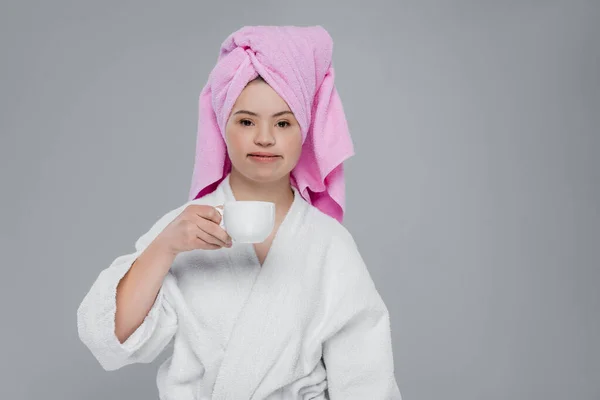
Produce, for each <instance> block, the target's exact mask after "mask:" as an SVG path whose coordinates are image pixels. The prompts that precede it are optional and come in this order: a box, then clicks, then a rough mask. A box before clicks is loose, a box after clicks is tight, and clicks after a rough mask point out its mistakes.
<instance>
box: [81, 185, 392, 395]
mask: <svg viewBox="0 0 600 400" xmlns="http://www.w3.org/2000/svg"><path fill="white" fill-rule="evenodd" d="M294 195H295V196H294V201H293V204H292V206H291V208H290V210H289V212H288V214H287V215H286V217H285V219H284V220H283V222H282V223H281V225H280V227H279V229H278V231H277V233H276V235H275V238H274V240H273V242H272V245H271V249H270V251H269V253H268V255H267V258H266V260H265V262H264V264H263V266H262V267H261V265H260V263H259V261H258V258H257V256H256V253H255V251H254V247H253V245H252V244H242V243H234V244H233V247H231V248H222V249H219V250H194V251H188V252H184V253H180V254H179V255H177V257H176V258H175V261H174V262H173V264H172V266H171V270H170V272H169V273H168V274H167V276H166V277H165V280H164V282H163V285H162V287H161V289H160V291H159V295H158V297H157V299H156V302H155V303H154V305H153V307H152V309H151V310H150V312H149V313H148V316H147V317H146V318H145V320H144V322H143V323H142V324H141V325H140V326H139V328H138V329H137V330H136V331H135V332H134V333H133V334H132V335H131V336H130V337H129V338H128V339H127V340H126V341H125V342H124V343H123V344H121V343H120V342H119V340H118V339H117V337H116V336H115V333H114V328H115V322H114V321H115V310H116V302H115V297H116V296H115V294H116V287H117V284H118V283H119V281H120V279H121V278H122V277H123V276H124V275H125V273H126V272H127V271H128V269H129V268H130V267H131V264H132V263H133V261H134V260H135V259H136V258H137V257H138V256H139V255H140V253H141V252H142V251H143V250H144V249H145V248H146V247H147V246H148V245H149V244H150V242H152V240H153V239H154V238H155V237H156V236H157V235H158V234H159V233H160V232H161V231H162V230H163V229H164V228H165V227H166V225H167V224H168V223H169V222H171V221H172V220H173V219H174V218H175V217H177V216H178V215H179V214H180V213H181V212H182V211H183V209H184V208H185V207H186V206H187V205H189V204H209V205H212V206H216V205H219V204H223V203H225V202H226V201H229V200H235V198H234V196H233V192H232V191H231V187H230V185H229V177H227V178H226V179H225V180H224V181H222V182H221V184H220V185H219V186H218V188H217V189H216V191H215V192H213V193H211V194H209V195H207V196H205V197H203V198H201V199H196V200H192V201H189V202H187V203H185V204H184V205H182V206H180V207H178V208H176V209H174V210H172V211H170V212H168V213H167V214H166V215H164V216H163V217H162V218H160V219H159V220H158V221H157V222H156V223H155V224H154V225H153V226H152V227H151V229H150V230H149V231H148V232H147V233H145V234H144V235H142V236H141V237H140V238H139V239H138V240H137V241H136V243H135V252H132V253H130V254H126V255H122V256H120V257H118V258H116V259H115V260H114V261H113V262H112V264H111V265H110V266H109V267H108V268H106V269H105V270H103V271H101V272H100V274H99V276H98V278H97V280H96V281H95V282H94V284H93V285H92V287H91V289H90V291H89V293H88V294H87V295H86V296H85V298H84V299H83V301H82V303H81V305H80V306H79V309H78V312H77V325H78V332H79V337H80V338H81V341H82V342H83V343H84V344H85V345H86V346H87V347H88V348H89V349H90V351H91V352H92V354H93V355H94V357H95V358H96V359H97V360H98V361H99V362H100V364H101V365H102V367H103V368H104V369H105V370H109V371H110V370H116V369H119V368H121V367H123V366H125V365H129V364H133V363H149V362H151V361H153V360H154V359H155V358H156V357H157V356H158V354H160V353H161V352H162V350H164V349H165V348H166V347H167V345H169V344H170V343H172V344H173V353H172V356H171V357H170V358H168V359H167V360H166V361H165V362H164V363H163V364H162V365H161V366H160V367H159V370H158V375H157V385H158V392H159V397H160V399H161V400H192V399H195V400H204V399H217V400H225V399H228V400H243V399H256V400H258V399H261V400H262V399H268V400H276V399H277V400H279V399H282V400H283V399H332V400H351V399H357V400H358V399H360V400H392V399H394V400H401V396H400V391H399V389H398V385H397V383H396V380H395V378H394V364H393V356H392V343H391V335H390V321H389V314H388V310H387V308H386V305H385V304H384V302H383V300H382V298H381V297H380V295H379V293H378V291H377V289H376V287H375V285H374V282H373V281H372V279H371V277H370V275H369V272H368V270H367V268H366V266H365V264H364V262H363V260H362V258H361V256H360V254H359V251H358V249H357V246H356V244H355V242H354V240H353V238H352V236H351V234H350V233H349V232H348V231H347V230H346V229H345V228H344V227H343V225H341V224H340V223H338V221H336V220H335V219H333V218H331V217H329V216H328V215H326V214H324V213H322V212H321V211H319V210H318V209H317V208H315V207H312V206H311V205H310V204H308V203H307V202H306V201H305V200H304V199H303V198H302V197H301V196H300V194H299V193H298V191H297V190H296V189H295V188H294Z"/></svg>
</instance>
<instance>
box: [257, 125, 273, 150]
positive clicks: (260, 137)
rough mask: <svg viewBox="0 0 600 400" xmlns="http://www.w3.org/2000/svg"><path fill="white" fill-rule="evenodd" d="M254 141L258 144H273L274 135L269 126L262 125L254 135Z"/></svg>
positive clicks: (265, 145)
mask: <svg viewBox="0 0 600 400" xmlns="http://www.w3.org/2000/svg"><path fill="white" fill-rule="evenodd" d="M254 143H255V144H256V145H258V146H264V147H267V146H273V145H274V144H275V136H273V132H271V128H270V127H269V126H263V127H262V128H261V129H258V130H257V133H256V136H255V137H254Z"/></svg>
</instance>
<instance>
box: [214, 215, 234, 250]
mask: <svg viewBox="0 0 600 400" xmlns="http://www.w3.org/2000/svg"><path fill="white" fill-rule="evenodd" d="M215 210H217V211H218V212H219V214H221V223H220V224H219V226H220V227H221V228H223V229H225V218H223V214H224V211H223V210H222V209H220V208H218V207H215ZM225 231H227V229H225ZM231 243H235V239H234V238H231Z"/></svg>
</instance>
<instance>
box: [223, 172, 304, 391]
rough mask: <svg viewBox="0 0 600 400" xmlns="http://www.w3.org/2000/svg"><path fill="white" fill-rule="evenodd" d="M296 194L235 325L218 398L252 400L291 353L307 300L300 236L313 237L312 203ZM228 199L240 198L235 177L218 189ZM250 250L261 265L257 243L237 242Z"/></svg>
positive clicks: (295, 192) (295, 191)
mask: <svg viewBox="0 0 600 400" xmlns="http://www.w3.org/2000/svg"><path fill="white" fill-rule="evenodd" d="M292 189H293V190H294V200H293V202H292V205H291V207H290V209H289V210H288V212H287V214H286V216H285V218H284V220H283V221H282V223H281V224H280V226H279V228H278V230H277V232H276V234H275V236H274V238H273V242H272V243H271V248H270V250H269V253H268V255H267V257H266V259H265V261H264V263H263V266H262V268H261V269H260V272H259V273H258V275H257V277H256V280H255V282H254V285H253V287H252V289H251V291H250V294H249V295H248V298H247V299H246V302H245V304H244V305H243V307H242V309H241V311H240V313H239V316H238V319H237V320H236V322H235V325H234V327H233V330H232V333H231V335H230V339H229V342H228V343H227V345H226V346H225V355H224V358H223V361H222V363H221V366H220V369H219V373H218V375H217V379H216V381H215V385H214V390H213V399H217V400H224V399H231V400H237V399H242V398H249V396H250V394H252V393H254V391H255V390H256V388H257V387H258V385H259V383H260V382H261V380H262V379H263V378H264V376H265V375H266V374H267V373H268V371H269V369H270V368H271V367H272V366H273V364H274V363H275V362H276V361H277V359H278V357H279V355H280V354H281V353H282V352H283V351H284V350H285V348H286V344H287V343H288V341H289V338H290V336H291V333H292V331H293V329H297V326H296V324H294V320H295V319H297V304H298V301H299V299H300V298H301V297H300V296H301V289H302V288H301V285H298V284H297V282H299V281H300V280H299V278H298V277H299V276H300V275H301V274H302V270H303V266H302V265H301V263H294V262H293V260H295V259H301V257H299V256H296V255H295V253H303V252H305V251H306V249H305V248H304V246H302V245H299V244H300V243H298V238H302V237H307V236H305V231H306V230H307V229H308V227H309V224H307V223H306V215H307V214H308V212H309V211H310V207H311V206H310V205H309V204H308V203H307V202H306V200H304V199H303V198H302V196H300V194H299V193H298V191H297V189H296V188H295V187H294V186H292ZM217 190H219V191H221V192H222V194H223V195H224V198H225V200H226V201H234V200H235V197H234V196H233V192H232V190H231V186H230V185H229V176H227V177H226V178H225V179H224V180H223V181H222V182H221V183H220V184H219V187H218V189H217ZM233 246H234V247H232V248H231V250H235V249H236V248H238V249H239V250H240V251H245V252H248V253H249V254H248V255H249V256H250V257H251V258H253V259H254V260H255V262H256V263H257V264H258V265H260V263H259V260H258V257H257V256H256V252H255V250H254V246H253V245H252V244H246V243H238V244H234V245H233Z"/></svg>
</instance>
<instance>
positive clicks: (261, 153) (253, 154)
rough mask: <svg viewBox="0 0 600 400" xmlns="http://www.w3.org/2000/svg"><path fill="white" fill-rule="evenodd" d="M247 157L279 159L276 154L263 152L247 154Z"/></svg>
mask: <svg viewBox="0 0 600 400" xmlns="http://www.w3.org/2000/svg"><path fill="white" fill-rule="evenodd" d="M248 155H249V156H259V157H279V155H277V154H273V153H267V152H265V151H257V152H255V153H250V154H248Z"/></svg>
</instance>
